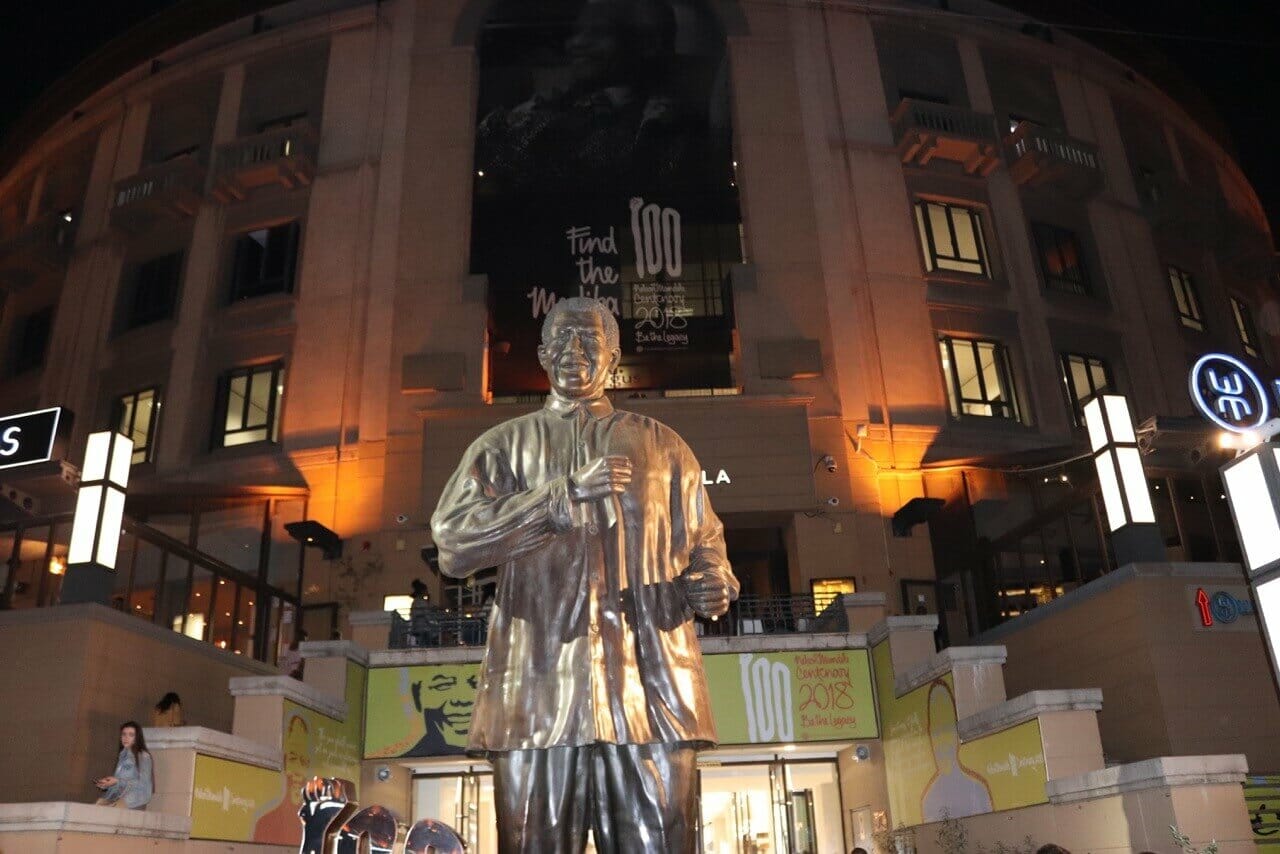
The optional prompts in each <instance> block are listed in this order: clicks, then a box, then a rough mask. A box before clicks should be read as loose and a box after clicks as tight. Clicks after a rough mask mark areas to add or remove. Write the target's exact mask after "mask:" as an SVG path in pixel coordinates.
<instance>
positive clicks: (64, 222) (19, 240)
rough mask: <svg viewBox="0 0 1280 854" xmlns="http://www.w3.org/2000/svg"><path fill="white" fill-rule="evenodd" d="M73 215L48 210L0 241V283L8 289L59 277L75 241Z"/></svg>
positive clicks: (22, 288)
mask: <svg viewBox="0 0 1280 854" xmlns="http://www.w3.org/2000/svg"><path fill="white" fill-rule="evenodd" d="M75 231H76V227H75V216H74V214H72V213H71V212H69V211H68V212H60V213H49V214H45V215H44V216H42V217H41V218H40V219H38V220H36V221H35V222H32V223H28V224H27V226H26V227H25V228H23V229H22V230H20V231H18V232H16V233H15V234H13V235H11V236H10V237H8V238H7V239H6V240H4V241H2V242H0V286H3V287H4V288H5V289H7V290H10V291H20V290H25V289H26V288H28V287H30V286H31V285H33V284H35V283H37V282H40V281H47V280H49V279H57V278H60V277H61V276H62V275H63V273H65V272H66V269H67V259H68V258H70V257H71V248H72V245H73V244H74V242H75Z"/></svg>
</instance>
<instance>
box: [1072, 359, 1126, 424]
mask: <svg viewBox="0 0 1280 854" xmlns="http://www.w3.org/2000/svg"><path fill="white" fill-rule="evenodd" d="M1071 359H1079V360H1081V361H1082V362H1083V363H1084V369H1085V376H1086V377H1088V378H1089V385H1090V389H1089V393H1088V394H1087V395H1084V396H1083V397H1082V396H1080V390H1079V389H1077V388H1076V387H1075V375H1074V374H1073V373H1072V371H1071V363H1070V360H1071ZM1094 365H1096V366H1097V367H1100V368H1101V369H1102V373H1103V374H1104V376H1105V377H1106V380H1107V381H1106V383H1105V384H1104V385H1102V386H1101V387H1099V388H1093V387H1092V386H1093V372H1092V370H1090V369H1091V367H1093V366H1094ZM1058 368H1059V370H1060V371H1061V372H1062V384H1063V391H1064V392H1065V393H1066V395H1067V408H1068V409H1069V410H1070V411H1071V416H1072V421H1073V422H1074V424H1075V426H1077V427H1083V426H1084V404H1085V402H1086V401H1088V400H1089V399H1090V398H1092V397H1094V396H1096V395H1098V394H1100V393H1102V392H1105V391H1115V389H1116V375H1115V371H1113V370H1111V364H1110V363H1109V362H1108V361H1107V360H1106V359H1104V358H1102V357H1101V356H1094V355H1091V354H1089V353H1073V352H1069V351H1062V352H1060V353H1058Z"/></svg>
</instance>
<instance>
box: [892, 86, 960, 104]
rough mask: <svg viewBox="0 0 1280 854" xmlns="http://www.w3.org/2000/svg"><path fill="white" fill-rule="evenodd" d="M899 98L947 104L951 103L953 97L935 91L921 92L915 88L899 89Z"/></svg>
mask: <svg viewBox="0 0 1280 854" xmlns="http://www.w3.org/2000/svg"><path fill="white" fill-rule="evenodd" d="M898 98H899V100H902V101H924V102H926V103H929V104H943V105H947V104H950V103H951V99H950V98H948V97H947V96H946V95H938V94H936V93H934V92H921V91H916V90H914V89H899V90H898Z"/></svg>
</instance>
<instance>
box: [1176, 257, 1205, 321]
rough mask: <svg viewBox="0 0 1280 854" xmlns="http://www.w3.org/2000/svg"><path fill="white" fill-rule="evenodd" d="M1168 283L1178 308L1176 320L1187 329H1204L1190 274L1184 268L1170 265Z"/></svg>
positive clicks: (1198, 298)
mask: <svg viewBox="0 0 1280 854" xmlns="http://www.w3.org/2000/svg"><path fill="white" fill-rule="evenodd" d="M1169 284H1170V285H1171V286H1172V287H1173V302H1174V304H1175V305H1176V306H1177V308H1178V320H1179V321H1180V322H1181V323H1182V325H1183V326H1185V327H1187V328H1188V329H1195V330H1197V331H1204V315H1203V314H1201V312H1200V297H1199V296H1197V295H1196V283H1195V281H1194V280H1193V279H1192V278H1191V274H1190V273H1188V272H1187V271H1186V270H1181V269H1179V268H1177V267H1170V268H1169Z"/></svg>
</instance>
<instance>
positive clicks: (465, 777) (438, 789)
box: [412, 773, 498, 854]
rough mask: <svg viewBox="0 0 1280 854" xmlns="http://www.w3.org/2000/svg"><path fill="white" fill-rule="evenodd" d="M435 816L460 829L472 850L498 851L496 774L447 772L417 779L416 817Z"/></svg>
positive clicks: (479, 852)
mask: <svg viewBox="0 0 1280 854" xmlns="http://www.w3.org/2000/svg"><path fill="white" fill-rule="evenodd" d="M422 818H432V819H435V820H436V821H442V822H444V823H445V824H447V825H449V826H450V827H452V828H453V829H454V830H455V831H457V833H458V835H459V836H460V837H462V840H463V841H464V842H466V843H467V851H468V852H472V854H497V851H498V834H497V827H498V824H497V815H496V813H495V812H494V809H493V775H492V774H478V773H467V774H444V775H439V776H432V777H415V778H414V780H413V818H412V820H413V821H417V820H418V819H422Z"/></svg>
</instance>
